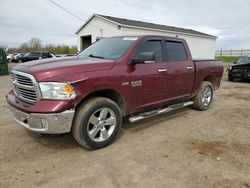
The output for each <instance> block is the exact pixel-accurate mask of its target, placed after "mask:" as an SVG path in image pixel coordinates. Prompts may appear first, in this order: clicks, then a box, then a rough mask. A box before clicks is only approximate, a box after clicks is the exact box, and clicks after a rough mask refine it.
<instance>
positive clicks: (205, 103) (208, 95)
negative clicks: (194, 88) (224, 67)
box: [194, 81, 213, 111]
mask: <svg viewBox="0 0 250 188" xmlns="http://www.w3.org/2000/svg"><path fill="white" fill-rule="evenodd" d="M212 99H213V85H212V84H211V82H209V81H203V82H202V84H201V87H200V89H199V91H198V93H197V95H196V96H195V98H194V108H195V109H198V110H202V111H203V110H207V109H208V108H209V106H210V104H211V102H212Z"/></svg>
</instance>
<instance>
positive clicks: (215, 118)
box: [0, 64, 250, 188]
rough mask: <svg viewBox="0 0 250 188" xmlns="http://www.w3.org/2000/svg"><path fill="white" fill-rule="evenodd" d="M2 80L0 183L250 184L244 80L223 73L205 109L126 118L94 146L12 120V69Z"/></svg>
mask: <svg viewBox="0 0 250 188" xmlns="http://www.w3.org/2000/svg"><path fill="white" fill-rule="evenodd" d="M10 65H11V66H12V64H10ZM0 83H1V84H0V90H1V92H0V117H1V119H0V120H1V121H0V126H1V129H0V187H109V188H110V187H115V188H116V187H185V188H187V187H237V188H238V187H246V188H249V187H250V139H249V138H250V137H249V136H250V83H244V82H228V81H226V79H225V78H224V79H223V83H222V86H221V88H220V89H219V90H217V91H216V92H215V95H214V101H213V103H212V105H211V107H210V109H209V110H208V111H205V112H200V111H196V110H193V109H192V108H185V109H180V110H177V111H175V112H171V113H169V114H164V115H160V116H157V117H154V118H151V119H147V120H144V121H141V122H138V123H135V124H131V123H128V121H127V120H126V121H125V123H124V124H123V128H122V131H121V132H120V134H119V136H118V138H117V139H116V141H115V142H114V143H113V144H112V145H110V146H109V147H106V148H104V149H100V150H96V151H88V150H85V149H84V148H81V147H80V146H79V145H78V144H77V143H76V142H75V141H74V139H73V138H72V136H71V134H65V135H54V136H40V135H39V134H35V133H31V132H28V131H26V130H25V129H23V128H21V127H20V126H18V125H17V124H16V123H15V122H14V121H13V120H12V118H11V115H10V113H9V112H8V106H7V103H6V101H5V94H6V93H7V92H8V91H9V90H10V88H11V84H10V77H9V76H1V77H0Z"/></svg>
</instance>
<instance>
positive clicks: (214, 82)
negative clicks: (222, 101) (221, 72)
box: [202, 75, 218, 88]
mask: <svg viewBox="0 0 250 188" xmlns="http://www.w3.org/2000/svg"><path fill="white" fill-rule="evenodd" d="M203 81H209V82H211V84H212V85H213V88H217V87H218V86H217V84H216V77H215V76H213V75H207V76H206V77H205V78H204V79H203ZM203 81H202V82H203Z"/></svg>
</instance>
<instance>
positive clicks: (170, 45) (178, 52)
mask: <svg viewBox="0 0 250 188" xmlns="http://www.w3.org/2000/svg"><path fill="white" fill-rule="evenodd" d="M165 49H166V54H167V60H168V61H186V60H187V54H186V51H185V48H184V46H183V44H182V43H181V42H174V41H165Z"/></svg>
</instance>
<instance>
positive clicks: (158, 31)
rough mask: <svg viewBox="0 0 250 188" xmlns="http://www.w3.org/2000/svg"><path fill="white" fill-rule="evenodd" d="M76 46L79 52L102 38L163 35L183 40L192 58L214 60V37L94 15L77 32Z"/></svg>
mask: <svg viewBox="0 0 250 188" xmlns="http://www.w3.org/2000/svg"><path fill="white" fill-rule="evenodd" d="M76 34H77V46H78V50H79V51H81V50H83V49H85V48H86V47H88V46H89V45H90V44H91V43H93V42H95V41H96V40H98V39H100V38H103V37H111V36H123V35H163V36H171V37H179V38H184V39H185V40H186V41H187V43H188V45H189V48H190V50H191V53H192V56H193V58H214V56H215V43H216V37H215V36H212V35H208V34H206V33H202V32H199V31H194V30H191V29H184V28H178V27H171V26H166V25H159V24H153V23H147V22H141V21H135V20H128V19H123V18H116V17H110V16H104V15H98V14H94V15H93V16H92V17H91V18H90V19H89V20H88V21H87V22H86V23H85V24H84V25H83V26H82V27H81V28H80V29H79V30H78V31H77V32H76Z"/></svg>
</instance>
